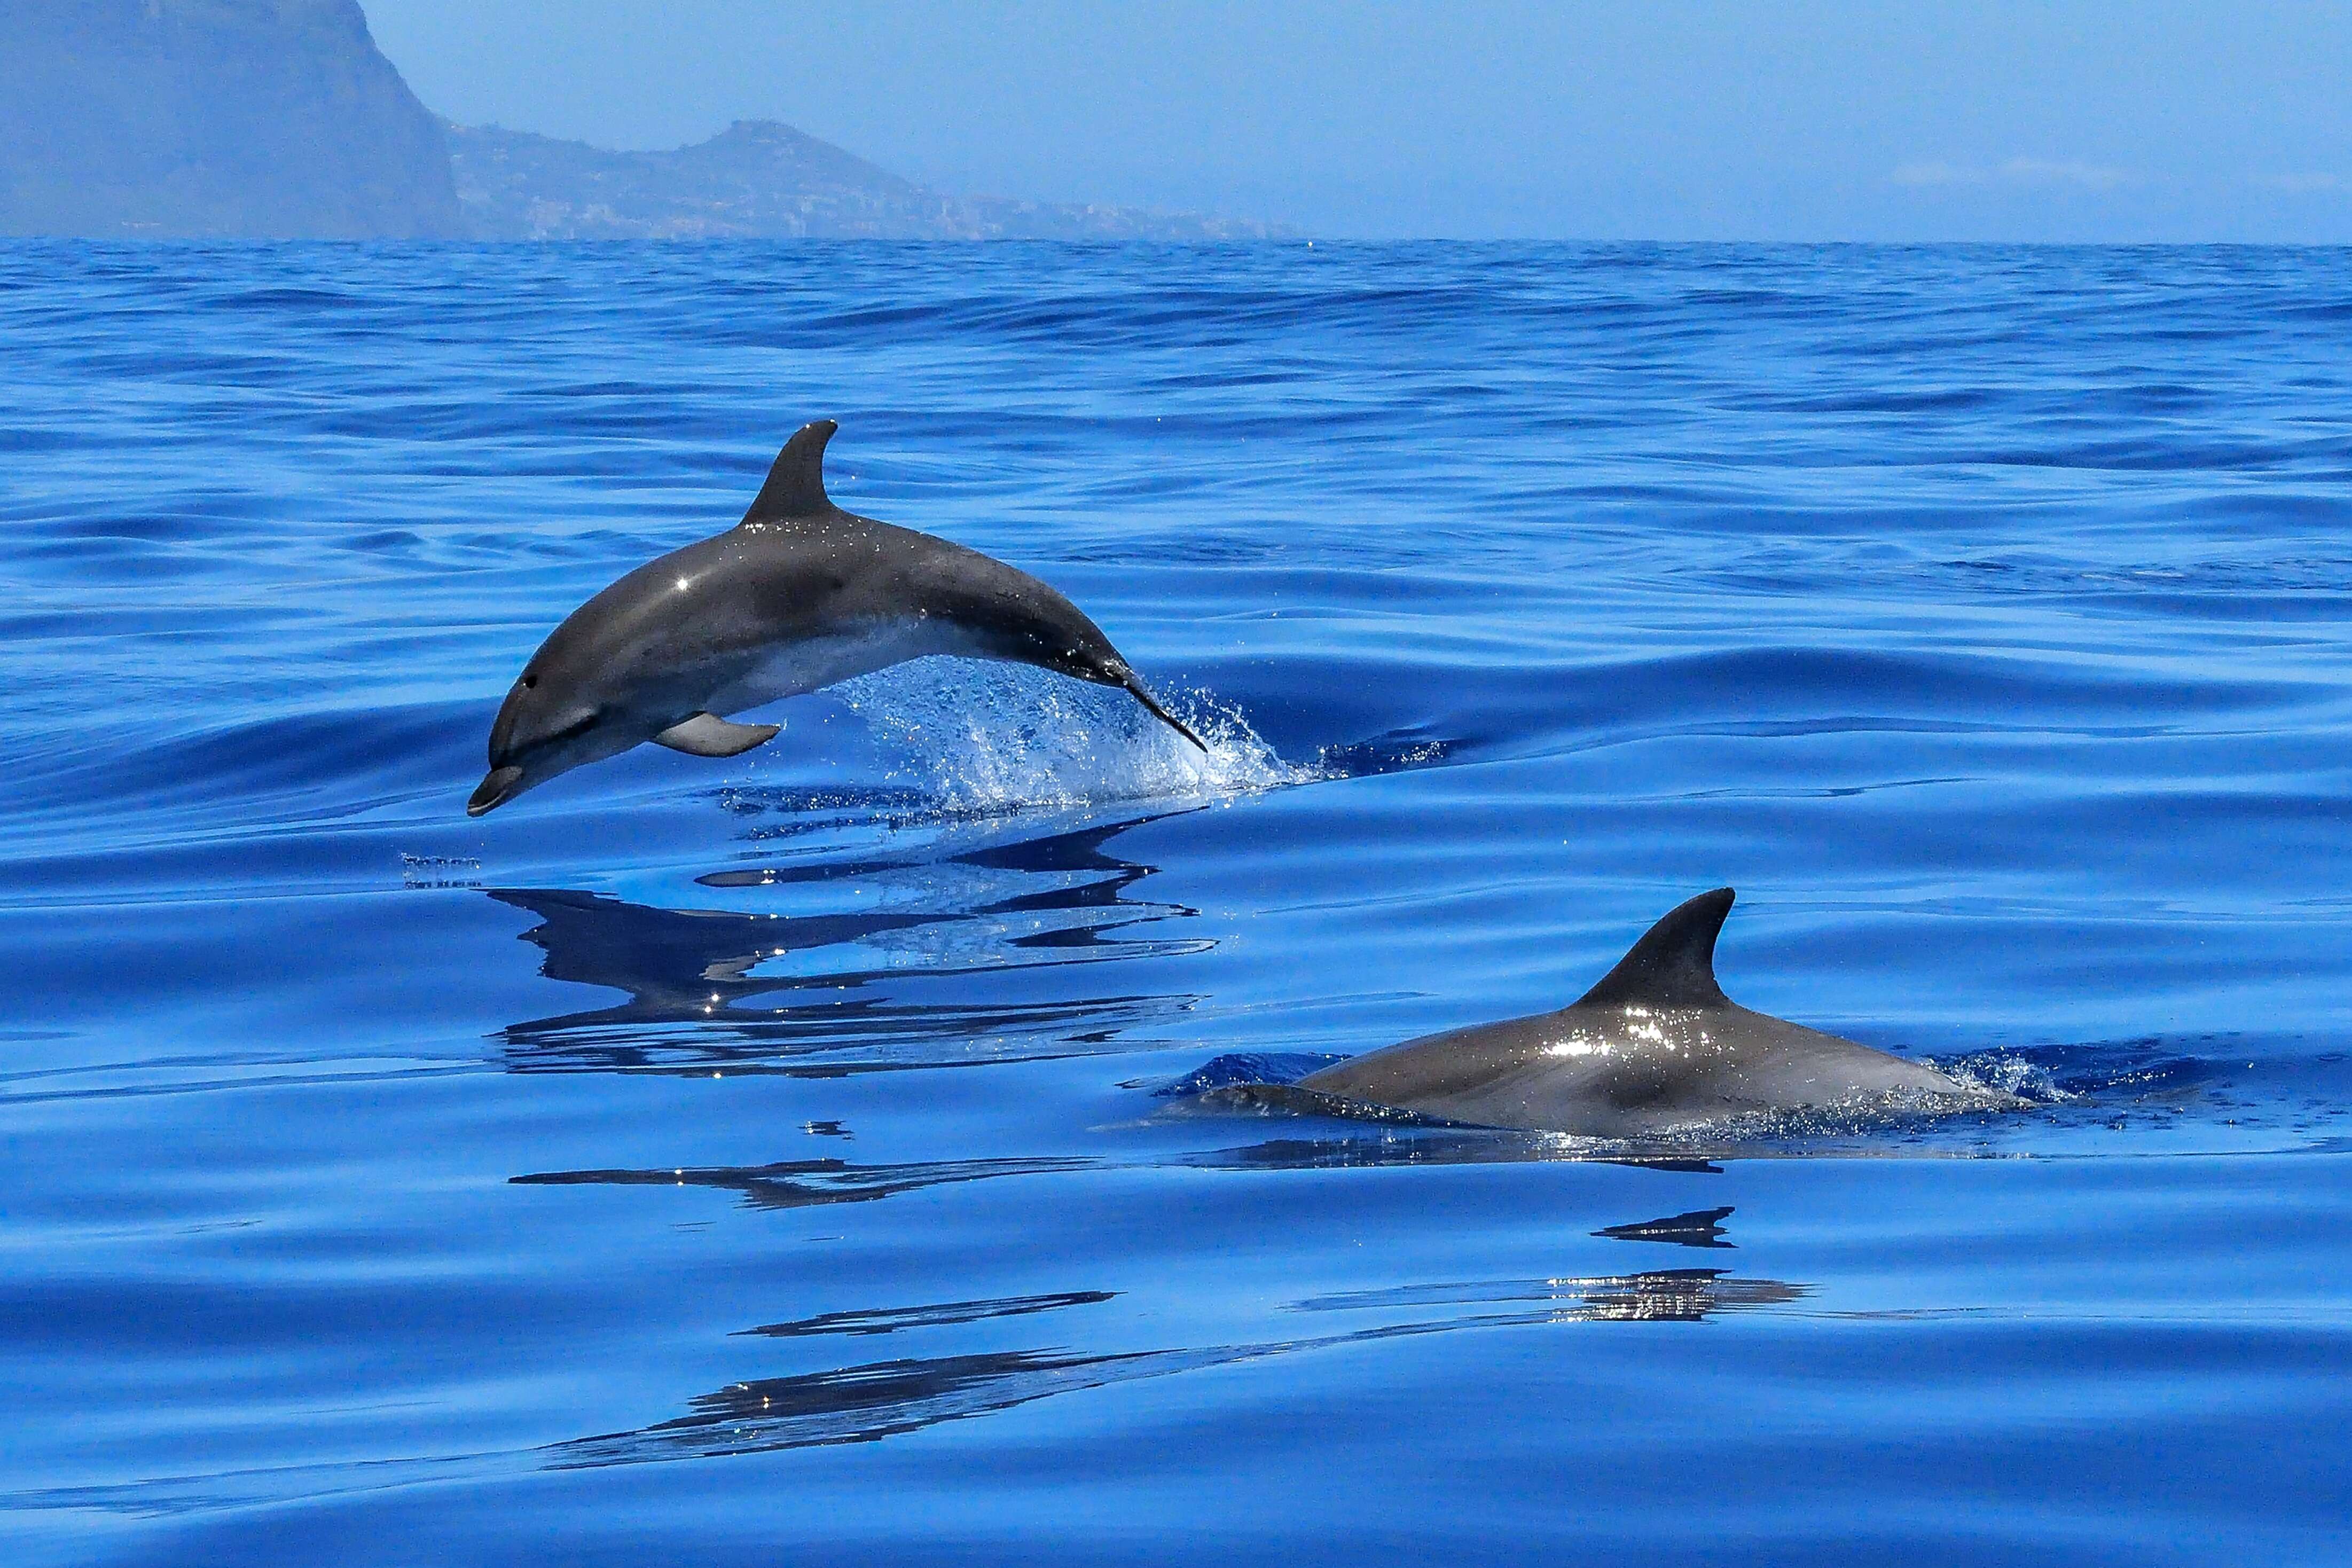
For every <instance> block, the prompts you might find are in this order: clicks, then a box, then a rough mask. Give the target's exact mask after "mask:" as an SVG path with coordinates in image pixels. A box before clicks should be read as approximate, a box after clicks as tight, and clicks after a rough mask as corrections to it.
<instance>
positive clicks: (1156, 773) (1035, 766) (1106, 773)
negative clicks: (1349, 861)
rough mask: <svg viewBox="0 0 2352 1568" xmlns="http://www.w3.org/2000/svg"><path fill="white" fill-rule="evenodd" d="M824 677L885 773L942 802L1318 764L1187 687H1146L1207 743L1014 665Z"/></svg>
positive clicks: (1225, 784)
mask: <svg viewBox="0 0 2352 1568" xmlns="http://www.w3.org/2000/svg"><path fill="white" fill-rule="evenodd" d="M834 690H835V695H836V696H838V697H840V698H841V699H842V700H843V701H844V702H845V703H846V704H847V705H848V706H849V708H850V709H851V710H852V711H854V712H856V714H857V715H858V716H859V717H860V718H861V719H863V720H864V721H866V725H867V727H868V729H869V730H870V731H871V732H872V734H873V736H874V738H875V740H876V741H877V742H878V743H879V744H880V746H881V747H882V749H883V751H884V752H885V753H886V755H887V757H888V759H889V761H888V763H887V767H888V774H887V776H888V777H889V779H890V781H891V782H892V783H894V784H908V785H912V786H914V787H916V788H919V789H921V790H923V791H924V792H925V793H927V794H929V795H934V796H935V797H937V799H938V800H939V801H940V805H942V806H944V807H946V808H947V809H949V810H950V811H957V812H964V811H971V812H995V811H1009V810H1017V809H1021V808H1024V807H1029V806H1076V805H1097V804H1101V803H1105V802H1110V801H1134V800H1154V799H1170V800H1204V799H1216V798H1224V797H1231V796H1234V795H1250V794H1255V793H1256V792H1258V791H1261V790H1269V789H1277V788H1280V787H1281V786H1283V785H1285V784H1306V783H1308V782H1311V781H1313V780H1315V779H1319V778H1323V777H1325V776H1327V775H1326V773H1324V771H1323V770H1322V769H1320V768H1318V767H1314V766H1307V765H1299V764H1294V763H1286V762H1284V761H1283V760H1282V759H1281V758H1280V757H1278V756H1276V754H1275V752H1274V748H1273V747H1272V746H1269V745H1267V744H1266V743H1265V742H1264V741H1263V740H1260V739H1259V738H1258V735H1257V732H1256V731H1254V730H1252V729H1251V728H1250V726H1249V721H1248V720H1246V719H1245V718H1244V717H1243V716H1242V712H1241V710H1240V709H1238V708H1236V707H1234V706H1232V705H1231V704H1228V703H1221V702H1219V701H1217V700H1215V699H1213V698H1212V697H1210V696H1209V695H1208V694H1206V693H1204V692H1200V691H1167V692H1162V693H1160V694H1159V695H1160V698H1161V700H1162V701H1164V702H1166V703H1167V705H1168V708H1169V710H1170V711H1171V712H1173V713H1175V714H1177V715H1178V716H1179V717H1181V719H1183V721H1185V722H1186V723H1188V724H1190V725H1192V729H1193V730H1194V731H1195V732H1196V733H1198V734H1199V735H1200V737H1201V739H1202V740H1203V741H1205V742H1208V748H1209V749H1208V751H1207V752H1201V751H1198V750H1196V749H1194V748H1193V747H1192V744H1191V743H1190V742H1186V741H1185V740H1184V738H1183V737H1182V736H1181V735H1179V734H1177V733H1176V732H1175V731H1172V730H1171V729H1169V728H1168V726H1167V725H1165V724H1162V723H1161V722H1160V721H1159V720H1157V719H1155V718H1153V717H1152V716H1151V715H1150V713H1148V712H1146V711H1145V710H1143V708H1142V706H1141V705H1140V704H1139V703H1138V702H1137V701H1136V700H1135V699H1134V698H1132V697H1130V696H1129V695H1128V694H1127V693H1126V692H1124V691H1119V690H1116V689H1111V688H1108V687H1099V686H1089V685H1087V684H1085V683H1083V682H1080V681H1076V680H1070V679H1065V678H1063V677H1060V676H1056V675H1052V674H1049V673H1047V672H1045V671H1044V670H1036V669H1030V668H1026V667H1024V666H1021V665H1013V664H1003V663H998V662H994V661H990V660H978V659H948V658H926V659H922V660H920V661H919V662H918V663H917V664H915V665H914V666H913V667H911V669H910V668H909V667H908V666H904V665H902V666H899V667H898V668H894V669H890V670H884V671H881V672H878V673H877V674H874V675H869V676H863V677H860V678H859V679H856V680H851V681H845V682H844V683H843V684H842V685H840V686H838V687H835V689H834Z"/></svg>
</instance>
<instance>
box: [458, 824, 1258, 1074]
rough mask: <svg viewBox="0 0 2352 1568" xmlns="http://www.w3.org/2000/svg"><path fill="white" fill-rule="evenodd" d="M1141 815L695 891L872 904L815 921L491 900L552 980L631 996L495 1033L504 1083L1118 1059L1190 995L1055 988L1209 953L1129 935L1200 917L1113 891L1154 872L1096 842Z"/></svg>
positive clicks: (505, 897)
mask: <svg viewBox="0 0 2352 1568" xmlns="http://www.w3.org/2000/svg"><path fill="white" fill-rule="evenodd" d="M1153 820H1156V818H1155V817H1139V818H1132V819H1128V820H1124V821H1118V822H1111V823H1106V824H1100V825H1097V826H1088V827H1086V828H1083V829H1080V830H1077V831H1074V832H1061V833H1055V834H1050V835H1045V836H1043V837H1035V838H1030V839H1025V840H1021V841H1017V842H1014V843H1011V844H1000V845H992V846H989V847H983V848H979V849H973V850H970V851H966V852H964V853H961V854H953V855H947V856H942V857H940V858H934V859H923V858H877V857H873V856H860V857H855V858H828V859H817V858H811V859H804V860H796V861H793V862H789V863H785V864H779V865H771V866H757V867H745V868H729V869H726V870H721V871H714V872H711V873H709V874H707V875H705V876H702V877H700V878H698V879H697V880H698V882H699V883H700V884H701V885H703V886H706V887H709V888H713V889H724V890H726V891H729V892H730V893H733V894H736V895H738V896H739V897H748V898H752V899H756V898H757V896H758V894H759V893H760V892H761V890H762V889H777V893H778V897H779V898H780V899H782V898H790V899H791V900H793V902H794V903H795V904H797V905H800V906H803V907H804V906H805V905H806V904H807V903H809V902H810V901H812V900H813V899H814V900H818V901H822V900H824V895H825V893H826V892H827V891H828V890H830V889H834V888H838V889H841V890H842V897H841V899H840V900H839V901H840V902H841V903H844V904H848V903H851V902H853V901H854V900H859V899H864V900H868V901H869V902H870V896H871V895H872V894H873V892H874V891H875V890H876V889H877V888H878V889H882V890H883V892H884V893H885V895H886V899H887V904H886V907H883V908H878V909H877V908H871V907H863V908H856V909H846V910H839V911H837V912H836V911H824V912H815V913H806V912H798V910H795V911H793V912H784V911H782V910H779V911H776V912H761V911H758V910H740V909H663V908H658V907H656V906H653V905H648V904H639V903H630V902H627V901H625V900H619V899H615V898H612V897H610V896H608V895H605V894H601V893H593V892H585V891H580V890H576V889H560V888H552V889H543V888H498V889H489V890H488V897H490V898H492V899H494V900H497V901H499V903H502V904H506V905H509V907H511V908H514V909H519V910H525V911H527V912H528V913H530V914H531V915H533V916H535V917H537V919H538V921H539V922H540V923H539V924H537V925H535V926H533V927H531V928H530V930H529V931H524V932H523V933H522V940H523V941H525V942H531V943H533V944H534V945H536V946H538V947H540V948H541V949H542V950H544V952H545V954H546V956H545V958H544V959H543V960H542V961H541V966H540V973H541V974H543V975H545V976H546V977H547V978H549V979H551V980H562V981H570V982H574V983H578V984H588V985H597V986H604V987H608V988H610V989H612V990H615V991H619V992H623V993H625V994H626V997H627V1000H625V1001H624V1002H621V1003H618V1004H616V1005H611V1006H605V1007H598V1008H592V1009H588V1010H584V1011H581V1012H576V1013H567V1014H562V1015H560V1016H551V1017H545V1018H535V1019H530V1020H529V1021H526V1022H523V1023H519V1024H513V1025H509V1026H508V1027H507V1028H505V1029H503V1030H501V1031H499V1034H498V1035H497V1036H496V1037H495V1038H496V1040H497V1041H498V1042H499V1046H500V1047H502V1049H503V1053H504V1058H505V1065H506V1066H507V1067H508V1068H509V1069H510V1070H513V1071H518V1072H541V1071H582V1070H591V1071H594V1070H602V1071H656V1072H658V1071H672V1072H705V1071H710V1070H713V1069H723V1070H731V1071H763V1072H780V1073H792V1074H797V1075H808V1076H834V1075H837V1074H841V1073H845V1072H857V1071H875V1070H880V1069H887V1068H923V1067H949V1066H959V1065H963V1064H967V1063H971V1062H976V1061H1004V1060H1024V1059H1034V1058H1044V1057H1055V1056H1071V1055H1081V1054H1095V1053H1099V1052H1101V1051H1104V1050H1107V1049H1118V1048H1122V1047H1120V1046H1119V1045H1118V1041H1120V1040H1121V1039H1122V1037H1125V1036H1127V1035H1129V1034H1130V1033H1132V1032H1133V1031H1135V1030H1137V1029H1138V1028H1139V1027H1141V1026H1146V1025H1148V1024H1149V1023H1150V1022H1152V1021H1154V1020H1157V1019H1164V1018H1167V1017H1169V1016H1172V1015H1174V1014H1177V1013H1180V1012H1182V1011H1183V1010H1185V1009H1187V1008H1189V1007H1192V1006H1193V1005H1196V1004H1197V1002H1198V1001H1199V997H1198V996H1196V995H1194V994H1191V993H1186V992H1159V993H1150V992H1145V993H1138V992H1131V991H1121V992H1112V993H1105V992H1086V991H1083V990H1082V991H1080V992H1079V993H1078V994H1067V989H1068V988H1067V987H1066V986H1064V985H1062V984H1058V982H1059V980H1060V978H1061V976H1062V974H1063V973H1066V972H1067V971H1070V970H1071V969H1073V968H1074V966H1076V965H1080V964H1085V963H1097V962H1101V961H1103V960H1108V959H1120V960H1127V959H1135V958H1149V957H1166V956H1176V955H1182V954H1187V953H1193V952H1202V951H1204V950H1206V949H1207V948H1208V947H1209V946H1211V945H1212V943H1211V942H1209V941H1208V940H1206V939H1202V938H1192V939H1181V938H1170V937H1160V938H1152V937H1145V936H1140V935H1138V934H1136V928H1139V927H1143V926H1147V925H1151V924H1154V923H1157V922H1160V921H1171V920H1181V919H1184V918H1187V917H1190V916H1192V915H1193V914H1194V913H1196V912H1197V911H1195V910H1190V909H1187V908H1185V907H1184V906H1182V905H1180V904H1167V903H1156V902H1152V901H1150V900H1141V899H1137V898H1133V897H1131V896H1129V890H1130V889H1132V888H1133V887H1134V885H1135V884H1136V883H1137V882H1139V881H1140V880H1142V879H1144V878H1146V877H1148V876H1150V874H1151V873H1152V872H1153V871H1154V870H1155V869H1156V868H1154V867H1151V866H1149V865H1144V864H1140V863H1139V862H1135V861H1131V860H1125V859H1121V858H1118V856H1116V855H1114V854H1112V853H1111V852H1110V851H1109V849H1108V844H1109V843H1110V841H1111V840H1113V839H1114V838H1116V837H1118V835H1119V834H1121V833H1124V832H1126V831H1128V830H1129V829H1130V828H1133V827H1136V826H1141V825H1142V824H1143V823H1145V822H1149V821H1153Z"/></svg>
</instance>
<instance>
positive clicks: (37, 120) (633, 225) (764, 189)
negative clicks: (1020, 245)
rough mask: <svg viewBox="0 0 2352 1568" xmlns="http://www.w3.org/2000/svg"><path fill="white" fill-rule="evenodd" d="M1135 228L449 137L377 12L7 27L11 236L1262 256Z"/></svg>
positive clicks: (121, 15)
mask: <svg viewBox="0 0 2352 1568" xmlns="http://www.w3.org/2000/svg"><path fill="white" fill-rule="evenodd" d="M1289 232H1290V231H1289V230H1287V229H1285V228H1282V227H1280V226H1276V225H1272V224H1265V223H1257V222H1252V221H1249V220H1245V219H1237V218H1224V217H1212V216H1200V215H1197V214H1190V213H1163V212H1155V211H1147V210H1145V209H1142V208H1138V207H1126V206H1112V205H1092V204H1087V205H1081V204H1071V203H1054V202H1030V201H1018V200H1013V199H1008V198H1004V197H999V196H962V195H950V194H947V193H945V192H940V191H935V190H931V189H929V188H928V187H925V186H922V185H919V184H915V183H913V182H912V181H909V180H906V179H902V178H900V177H899V176H898V175H896V174H891V173H889V172H888V171H887V170H885V169H882V168H879V167H877V165H875V164H873V163H867V162H866V160H864V159H862V158H859V157H857V156H856V154H854V153H849V152H846V151H845V150H844V149H842V148H839V147H836V146H835V145H833V144H832V143H831V142H823V141H820V140H818V139H817V138H816V137H814V136H811V135H808V134H807V133H805V132H801V131H797V130H795V129H793V127H791V126H789V125H784V124H781V123H779V122H777V121H737V122H736V123H735V124H733V125H732V126H730V127H729V128H728V129H727V130H725V131H722V132H719V134H718V135H716V136H713V137H711V138H709V140H708V141H704V142H696V143H694V144H693V145H691V146H687V147H680V148H677V149H675V150H672V151H668V152H657V153H621V152H613V151H609V150H607V149H604V148H598V147H592V146H590V145H589V144H587V143H586V142H565V141H560V140H557V139H555V138H553V137H548V136H539V135H533V134H531V133H530V132H520V131H509V130H505V129H502V128H499V127H497V126H461V125H457V124H454V123H452V122H450V121H444V120H439V119H436V117H435V116H434V115H433V113H432V112H431V111H430V110H427V109H426V108H425V105H424V104H423V103H421V102H419V101H418V100H417V98H416V95H415V93H414V92H412V91H411V90H410V89H409V87H408V84H407V82H406V81H404V79H402V77H401V75H400V72H399V70H398V68H395V67H394V65H393V63H392V62H391V61H390V60H389V59H387V58H384V56H383V51H381V50H380V49H378V48H377V47H376V45H375V40H374V37H373V35H372V34H370V32H369V31H368V26H367V18H366V16H365V15H364V14H363V13H362V11H361V9H360V5H359V0H75V3H73V4H70V5H50V4H21V5H0V235H48V236H58V237H111V238H254V239H312V238H318V239H410V238H454V239H464V238H478V239H499V240H567V239H714V238H732V237H769V238H782V239H800V238H810V239H814V238H877V239H958V240H984V239H1162V240H1247V239H1265V238H1274V237H1282V236H1285V235H1287V234H1288V233H1289Z"/></svg>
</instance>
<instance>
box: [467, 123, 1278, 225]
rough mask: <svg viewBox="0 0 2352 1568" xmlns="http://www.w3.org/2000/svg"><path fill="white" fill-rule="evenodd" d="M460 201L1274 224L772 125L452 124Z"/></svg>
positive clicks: (552, 215) (655, 220)
mask: <svg viewBox="0 0 2352 1568" xmlns="http://www.w3.org/2000/svg"><path fill="white" fill-rule="evenodd" d="M443 129H444V130H445V131H446V133H447V135H448V140H449V152H450V156H451V158H452V160H453V162H454V163H455V164H456V167H457V195H458V198H459V200H460V201H461V202H462V203H463V204H464V205H465V209H466V212H467V215H468V216H469V217H470V218H471V219H472V221H473V224H474V229H475V232H476V233H477V234H478V235H480V236H482V237H485V238H493V239H679V238H710V237H719V236H777V237H810V238H836V239H848V238H880V239H1016V238H1017V239H1129V238H1148V239H1256V238H1263V237H1265V236H1267V235H1268V234H1270V233H1273V232H1276V231H1275V230H1274V229H1273V228H1271V226H1268V225H1265V224H1262V223H1250V222H1245V221H1242V220H1238V219H1232V218H1214V217H1200V216H1193V215H1191V214H1183V213H1157V212H1146V211H1143V210H1141V209H1139V208H1135V207H1116V206H1076V205H1064V204H1057V203H1051V202H1015V201H1008V200H1004V199H1003V198H1000V197H994V196H951V195H943V194H941V193H940V192H938V191H933V190H927V189H925V188H924V187H923V186H921V185H918V184H914V183H912V182H911V181H908V180H903V179H900V178H899V177H898V175H896V174H891V173H890V172H888V171H887V170H886V169H880V168H877V167H876V166H875V165H874V164H872V163H867V162H866V161H865V160H864V159H863V158H860V157H857V156H856V155H855V154H854V153H846V152H844V151H843V150H842V149H840V148H838V147H836V146H835V145H834V144H833V143H831V142H820V141H818V140H817V139H816V138H815V137H814V136H811V135H808V134H806V133H805V132H799V131H795V130H793V128H792V127H791V126H789V125H780V124H778V123H777V122H776V121H772V120H739V121H736V122H735V123H734V124H733V125H731V126H730V127H728V128H727V129H726V130H725V131H722V132H719V134H718V135H716V136H714V137H712V138H711V139H710V140H709V141H708V142H696V143H695V144H694V145H693V146H690V147H680V148H677V149H676V150H675V151H672V152H667V153H614V152H607V151H605V150H604V149H603V148H598V147H591V146H590V145H588V144H587V143H586V142H559V141H556V140H554V139H553V138H551V137H546V136H534V135H531V134H530V133H528V132H520V131H503V130H500V129H499V128H498V127H496V126H485V127H467V126H460V125H446V126H444V128H443Z"/></svg>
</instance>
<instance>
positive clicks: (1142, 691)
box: [1118, 666, 1209, 752]
mask: <svg viewBox="0 0 2352 1568" xmlns="http://www.w3.org/2000/svg"><path fill="white" fill-rule="evenodd" d="M1118 683H1119V684H1120V685H1121V686H1124V687H1125V688H1127V689H1128V692H1129V695H1130V696H1132V697H1133V698H1134V699H1135V700H1137V701H1138V702H1140V703H1142V704H1143V707H1144V710H1145V711H1146V712H1148V713H1150V715H1151V716H1152V717H1153V718H1154V719H1157V720H1159V721H1160V722H1161V723H1162V724H1165V725H1167V726H1168V727H1169V728H1170V729H1171V730H1173V731H1176V732H1177V733H1178V734H1180V735H1181V736H1183V737H1184V738H1185V739H1186V740H1188V741H1190V742H1192V744H1194V745H1195V746H1198V747H1199V748H1200V749H1201V750H1202V751H1203V752H1205V751H1207V750H1208V749H1209V742H1206V741H1203V740H1202V739H1201V737H1200V736H1198V735H1195V734H1194V733H1192V726H1191V725H1190V724H1187V723H1185V722H1184V721H1183V720H1181V719H1179V718H1178V717H1176V715H1175V714H1173V713H1171V712H1170V711H1168V710H1167V709H1165V708H1162V707H1161V706H1160V699H1158V698H1157V697H1154V696H1152V695H1151V693H1150V690H1149V689H1146V688H1145V686H1144V684H1143V682H1142V681H1141V680H1140V679H1137V677H1136V673H1135V671H1133V670H1131V669H1129V668H1125V667H1124V666H1121V667H1120V669H1119V682H1118Z"/></svg>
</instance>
